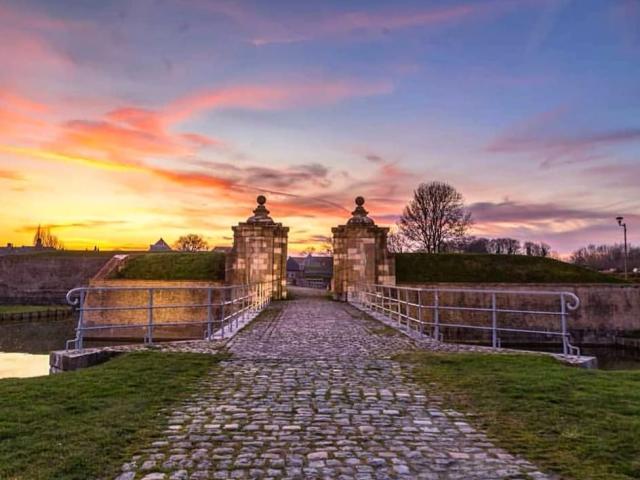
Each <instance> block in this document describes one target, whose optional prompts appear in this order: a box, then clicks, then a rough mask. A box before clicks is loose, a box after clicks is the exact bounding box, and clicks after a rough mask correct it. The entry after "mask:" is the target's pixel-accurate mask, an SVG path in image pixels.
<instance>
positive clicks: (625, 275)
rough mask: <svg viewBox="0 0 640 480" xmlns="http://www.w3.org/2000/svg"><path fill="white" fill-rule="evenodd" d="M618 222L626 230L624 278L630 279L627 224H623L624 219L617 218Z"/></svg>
mask: <svg viewBox="0 0 640 480" xmlns="http://www.w3.org/2000/svg"><path fill="white" fill-rule="evenodd" d="M616 220H617V221H618V225H620V226H621V227H622V228H623V229H624V278H625V279H628V278H629V272H628V271H627V261H628V256H629V255H628V249H627V224H626V223H622V221H623V220H624V217H616Z"/></svg>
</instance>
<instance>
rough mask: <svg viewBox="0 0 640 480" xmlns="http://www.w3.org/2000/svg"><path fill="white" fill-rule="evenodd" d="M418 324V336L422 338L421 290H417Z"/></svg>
mask: <svg viewBox="0 0 640 480" xmlns="http://www.w3.org/2000/svg"><path fill="white" fill-rule="evenodd" d="M418 322H419V323H420V336H422V337H424V322H423V321H422V290H418Z"/></svg>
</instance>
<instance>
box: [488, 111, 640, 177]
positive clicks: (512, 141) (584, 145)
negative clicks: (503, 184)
mask: <svg viewBox="0 0 640 480" xmlns="http://www.w3.org/2000/svg"><path fill="white" fill-rule="evenodd" d="M566 114H567V109H566V108H565V107H560V108H556V109H553V110H550V111H547V112H543V113H542V114H538V115H536V116H534V117H533V118H531V119H528V120H525V121H524V122H522V123H521V124H519V125H516V126H514V127H512V128H511V129H510V130H508V131H507V132H505V133H504V134H502V135H500V136H499V137H497V138H496V139H494V140H493V141H492V142H491V143H490V144H489V145H488V146H487V148H486V149H487V151H489V152H492V153H500V154H526V155H530V156H532V157H534V158H536V159H538V160H540V165H541V166H542V167H550V166H553V165H559V164H571V163H584V162H587V161H592V160H599V159H602V158H606V156H607V155H606V154H605V153H604V151H605V149H606V148H607V147H611V146H615V145H620V144H626V143H630V142H639V141H640V128H635V127H634V128H621V129H612V130H606V131H587V132H585V131H580V132H576V133H564V132H562V129H564V128H566V127H565V125H567V124H569V125H570V123H571V122H568V121H567V118H566ZM560 120H562V122H560Z"/></svg>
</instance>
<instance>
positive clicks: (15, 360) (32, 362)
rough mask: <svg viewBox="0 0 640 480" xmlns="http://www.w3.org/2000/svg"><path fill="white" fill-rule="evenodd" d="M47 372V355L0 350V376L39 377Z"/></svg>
mask: <svg viewBox="0 0 640 480" xmlns="http://www.w3.org/2000/svg"><path fill="white" fill-rule="evenodd" d="M48 374H49V355H32V354H30V353H2V352H0V378H26V377H39V376H41V375H48Z"/></svg>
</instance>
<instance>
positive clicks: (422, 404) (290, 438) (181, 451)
mask: <svg viewBox="0 0 640 480" xmlns="http://www.w3.org/2000/svg"><path fill="white" fill-rule="evenodd" d="M303 293H304V292H302V293H301V292H297V296H296V298H295V299H294V300H290V301H286V302H278V303H274V304H272V305H271V306H270V307H269V308H268V310H267V311H266V312H265V313H263V315H261V316H260V317H259V318H258V319H257V320H255V321H254V322H253V324H252V325H250V326H249V327H247V328H246V329H245V330H244V331H242V332H240V333H239V334H238V335H237V336H236V337H235V338H234V339H233V341H232V342H231V343H230V344H229V349H230V351H231V352H232V353H233V358H232V359H231V360H229V361H226V362H224V363H223V364H222V365H221V368H218V369H216V370H214V371H213V372H212V373H211V374H210V375H209V376H208V378H207V379H206V380H205V381H204V382H203V384H202V385H201V387H200V388H199V392H198V393H197V394H196V395H194V396H193V397H192V398H191V399H189V400H188V401H187V402H186V403H185V404H184V405H182V406H181V407H180V408H178V409H177V410H176V411H174V412H173V413H172V414H171V415H170V418H169V421H168V427H167V429H166V431H165V433H164V439H163V440H162V441H158V442H155V443H154V444H153V445H151V446H150V447H149V448H148V449H145V450H144V452H145V453H144V454H142V455H139V456H136V457H134V459H133V460H132V462H130V463H128V464H126V465H125V466H124V469H123V474H122V475H121V476H120V477H119V479H120V480H131V479H134V478H135V479H139V478H144V479H146V480H154V479H187V478H194V479H205V478H215V479H227V478H287V479H288V478H291V479H294V478H331V479H334V478H340V479H352V478H358V479H386V478H419V479H445V478H446V479H501V478H505V479H506V478H509V479H516V478H534V479H546V478H548V477H547V476H546V475H544V474H542V473H540V472H538V471H537V470H536V468H535V467H534V466H533V465H531V464H530V463H528V462H526V461H525V460H522V459H520V458H517V457H514V456H512V455H510V454H508V453H506V452H505V451H504V450H502V449H499V448H496V447H495V446H494V445H492V444H491V442H489V441H488V440H487V438H486V437H485V435H484V434H483V433H481V432H478V431H476V430H474V429H473V428H472V427H471V426H469V424H468V423H467V422H466V421H465V419H464V417H463V416H462V415H460V414H459V413H456V412H454V411H451V410H449V409H447V408H445V406H444V405H443V404H442V403H441V399H440V398H438V397H436V396H431V395H430V394H429V392H428V391H424V388H423V387H421V386H419V385H417V384H415V383H414V382H413V381H412V380H411V375H410V373H411V372H410V371H409V370H408V368H409V367H408V366H406V365H404V364H401V363H399V362H396V361H394V360H392V359H391V358H390V356H391V355H392V354H394V353H397V352H400V351H404V350H410V349H413V348H415V346H414V345H413V343H412V340H410V339H409V338H407V337H405V336H403V335H401V334H399V333H397V332H396V331H395V330H393V329H390V328H389V327H386V326H384V325H383V324H381V323H379V322H377V321H376V320H372V319H370V318H368V317H366V316H365V315H363V314H362V313H361V312H359V311H357V310H355V309H353V308H352V307H350V306H348V305H345V304H342V303H336V302H332V301H330V300H328V299H326V298H323V297H322V296H317V295H316V296H315V297H305V296H303ZM527 475H528V476H527Z"/></svg>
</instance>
